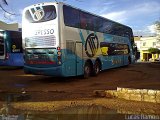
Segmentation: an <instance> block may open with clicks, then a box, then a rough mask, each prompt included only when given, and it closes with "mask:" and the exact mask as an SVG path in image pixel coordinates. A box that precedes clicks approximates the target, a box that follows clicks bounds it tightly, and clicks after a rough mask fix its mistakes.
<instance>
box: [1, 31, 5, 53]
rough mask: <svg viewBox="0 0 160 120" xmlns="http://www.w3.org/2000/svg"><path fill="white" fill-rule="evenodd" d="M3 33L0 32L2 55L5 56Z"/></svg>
mask: <svg viewBox="0 0 160 120" xmlns="http://www.w3.org/2000/svg"><path fill="white" fill-rule="evenodd" d="M3 34H4V33H3V32H1V31H0V55H4V37H3Z"/></svg>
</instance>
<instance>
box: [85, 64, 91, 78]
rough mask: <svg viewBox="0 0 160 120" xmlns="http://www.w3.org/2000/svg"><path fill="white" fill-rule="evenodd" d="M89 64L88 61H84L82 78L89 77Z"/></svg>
mask: <svg viewBox="0 0 160 120" xmlns="http://www.w3.org/2000/svg"><path fill="white" fill-rule="evenodd" d="M91 71H92V69H91V64H90V63H89V62H86V63H85V65H84V78H89V77H90V75H91Z"/></svg>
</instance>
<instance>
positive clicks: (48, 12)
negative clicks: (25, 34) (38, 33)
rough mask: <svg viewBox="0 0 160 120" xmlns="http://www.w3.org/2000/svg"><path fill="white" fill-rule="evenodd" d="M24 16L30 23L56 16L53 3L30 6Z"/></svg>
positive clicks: (51, 18)
mask: <svg viewBox="0 0 160 120" xmlns="http://www.w3.org/2000/svg"><path fill="white" fill-rule="evenodd" d="M25 18H26V19H27V20H28V21H29V22H31V23H38V22H45V21H49V20H53V19H55V18H56V9H55V7H54V6H53V5H48V6H41V7H35V8H30V9H29V10H27V11H26V13H25Z"/></svg>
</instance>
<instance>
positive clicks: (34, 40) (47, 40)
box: [25, 35, 56, 47]
mask: <svg viewBox="0 0 160 120" xmlns="http://www.w3.org/2000/svg"><path fill="white" fill-rule="evenodd" d="M55 45H56V38H55V36H54V35H51V36H33V37H26V38H25V46H26V47H38V46H44V47H47V46H55Z"/></svg>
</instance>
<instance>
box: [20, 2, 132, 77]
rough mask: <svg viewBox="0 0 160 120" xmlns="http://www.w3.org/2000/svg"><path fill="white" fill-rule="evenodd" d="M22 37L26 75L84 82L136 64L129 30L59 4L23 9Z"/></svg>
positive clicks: (40, 4) (115, 23) (112, 22)
mask: <svg viewBox="0 0 160 120" xmlns="http://www.w3.org/2000/svg"><path fill="white" fill-rule="evenodd" d="M22 37H23V49H24V61H25V64H24V71H25V72H26V73H31V74H42V75H49V76H64V77H67V76H78V75H84V77H86V78H87V77H89V76H91V75H97V74H98V73H99V72H100V71H101V70H105V69H109V68H114V67H120V66H124V65H128V64H131V63H134V60H135V57H134V52H133V43H134V41H133V34H132V29H131V28H130V27H128V26H125V25H122V24H120V23H117V22H114V21H111V20H109V19H106V18H103V17H100V16H97V15H95V14H91V13H89V12H86V11H83V10H81V9H78V8H75V7H72V6H70V5H66V4H64V3H62V2H49V3H39V4H35V5H31V6H29V7H27V8H25V9H24V11H23V18H22Z"/></svg>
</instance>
